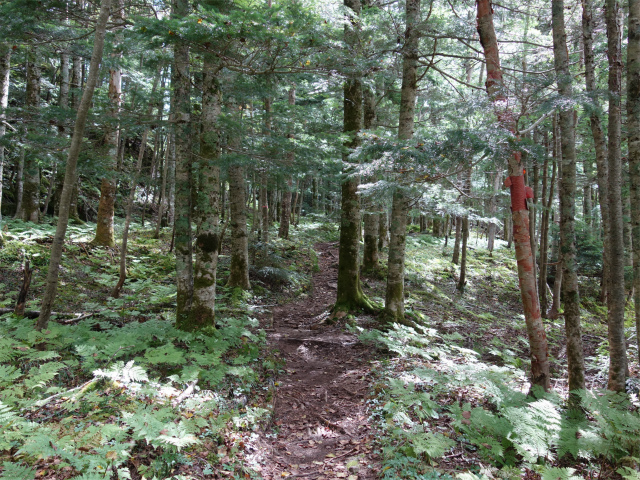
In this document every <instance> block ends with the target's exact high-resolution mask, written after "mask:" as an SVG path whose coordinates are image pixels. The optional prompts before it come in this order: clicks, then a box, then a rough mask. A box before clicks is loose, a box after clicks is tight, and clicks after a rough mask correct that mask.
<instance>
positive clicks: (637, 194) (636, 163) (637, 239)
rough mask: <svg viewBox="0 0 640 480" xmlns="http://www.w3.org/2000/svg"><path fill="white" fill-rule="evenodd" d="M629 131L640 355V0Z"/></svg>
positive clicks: (632, 11)
mask: <svg viewBox="0 0 640 480" xmlns="http://www.w3.org/2000/svg"><path fill="white" fill-rule="evenodd" d="M627 131H628V136H629V137H628V144H629V177H630V183H631V224H632V233H633V242H632V243H633V291H634V296H633V303H634V308H635V318H636V341H637V343H638V355H640V334H639V333H638V332H640V0H629V41H628V47H627Z"/></svg>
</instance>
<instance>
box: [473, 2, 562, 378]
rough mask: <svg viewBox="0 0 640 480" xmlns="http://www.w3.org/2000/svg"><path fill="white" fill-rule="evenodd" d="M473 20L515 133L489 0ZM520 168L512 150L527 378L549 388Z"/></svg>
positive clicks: (501, 108) (493, 91) (501, 117)
mask: <svg viewBox="0 0 640 480" xmlns="http://www.w3.org/2000/svg"><path fill="white" fill-rule="evenodd" d="M476 5H477V21H478V34H479V35H480V43H481V45H482V47H483V49H484V56H485V63H486V67H487V82H486V87H487V93H488V94H489V98H490V99H491V101H492V102H493V103H494V106H495V109H496V114H497V116H498V122H499V123H500V124H501V125H502V127H503V128H505V129H507V130H509V131H511V132H513V133H515V118H514V116H513V113H512V112H511V110H510V109H509V107H508V100H507V97H506V95H505V92H504V87H505V86H504V82H503V80H502V70H501V68H500V57H499V53H498V40H497V38H496V33H495V28H494V26H493V13H492V8H491V3H490V1H489V0H478V1H477V2H476ZM522 170H523V168H522V163H521V158H520V152H518V151H514V152H513V155H512V156H511V157H510V158H509V183H510V190H511V212H512V213H511V218H512V221H513V238H514V241H515V246H516V259H517V262H518V279H519V284H520V294H521V297H522V305H523V310H524V316H525V321H526V324H527V333H528V336H529V347H530V356H531V382H532V384H533V385H538V386H540V387H542V388H544V389H545V390H549V388H550V376H549V351H548V345H547V336H546V334H545V331H544V324H543V323H542V318H541V316H540V304H539V303H538V291H537V285H536V278H535V272H534V261H533V255H532V252H531V241H530V239H529V235H530V232H529V213H528V212H527V205H526V191H525V185H524V176H523V171H522Z"/></svg>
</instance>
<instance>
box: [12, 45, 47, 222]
mask: <svg viewBox="0 0 640 480" xmlns="http://www.w3.org/2000/svg"><path fill="white" fill-rule="evenodd" d="M40 80H41V72H40V65H39V58H38V52H37V51H36V49H35V47H31V48H30V50H29V54H28V63H27V87H26V93H25V95H26V98H25V105H26V110H27V116H28V117H32V118H34V119H35V117H36V116H37V109H38V106H39V104H40ZM34 128H35V127H34V126H33V125H31V124H30V125H28V126H27V132H31V131H33V130H34ZM22 175H23V176H22V195H21V198H20V200H19V202H20V208H19V210H18V211H17V212H16V218H19V219H20V220H23V221H25V222H36V223H37V222H38V220H39V218H40V167H39V166H38V162H37V159H36V156H35V149H31V148H27V150H26V152H25V157H24V170H23V174H22Z"/></svg>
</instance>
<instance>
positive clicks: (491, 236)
mask: <svg viewBox="0 0 640 480" xmlns="http://www.w3.org/2000/svg"><path fill="white" fill-rule="evenodd" d="M501 183H502V174H501V172H500V171H498V170H496V171H495V172H494V174H493V193H492V195H491V198H490V199H489V215H491V217H492V218H495V215H496V209H497V203H498V201H497V198H496V197H497V195H498V192H499V191H500V184H501ZM496 227H497V225H496V223H495V222H494V221H490V222H489V227H488V228H487V248H488V250H489V253H490V254H492V253H493V249H494V246H495V241H496Z"/></svg>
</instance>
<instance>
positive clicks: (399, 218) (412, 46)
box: [384, 0, 420, 323]
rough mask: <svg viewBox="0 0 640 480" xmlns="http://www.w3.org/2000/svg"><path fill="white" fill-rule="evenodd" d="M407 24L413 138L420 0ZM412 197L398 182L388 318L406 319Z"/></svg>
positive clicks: (408, 117) (404, 115) (404, 111)
mask: <svg viewBox="0 0 640 480" xmlns="http://www.w3.org/2000/svg"><path fill="white" fill-rule="evenodd" d="M405 20H406V28H405V34H404V46H403V47H402V87H401V90H400V114H399V122H398V138H399V139H400V140H410V139H411V138H413V130H414V114H415V106H416V94H417V90H418V75H417V71H418V41H419V39H420V37H419V33H418V29H417V27H418V24H419V23H420V0H406V3H405ZM408 214H409V199H408V197H407V195H406V193H405V192H404V190H403V187H402V186H400V185H398V186H397V187H396V191H395V192H394V194H393V203H392V205H391V225H390V228H389V233H390V239H389V265H388V272H387V287H386V292H385V303H384V319H385V321H387V322H399V323H403V322H404V261H405V249H406V238H407V216H408Z"/></svg>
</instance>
